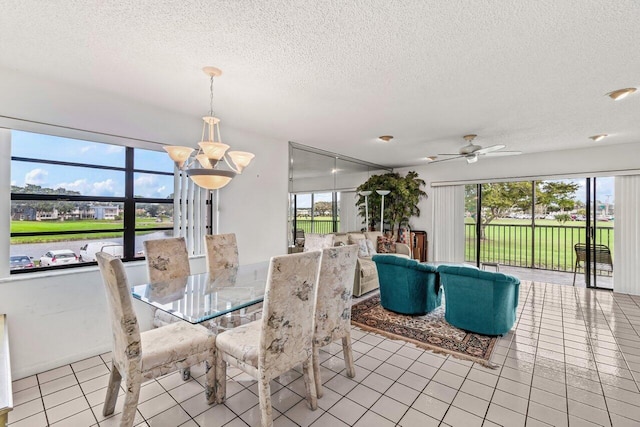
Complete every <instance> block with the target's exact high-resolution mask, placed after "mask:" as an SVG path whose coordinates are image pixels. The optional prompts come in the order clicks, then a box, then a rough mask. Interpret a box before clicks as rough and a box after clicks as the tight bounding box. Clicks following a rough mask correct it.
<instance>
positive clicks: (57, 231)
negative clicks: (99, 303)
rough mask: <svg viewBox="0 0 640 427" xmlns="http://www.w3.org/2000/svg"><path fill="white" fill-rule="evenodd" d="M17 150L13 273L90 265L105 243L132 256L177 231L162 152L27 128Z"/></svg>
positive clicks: (15, 136)
mask: <svg viewBox="0 0 640 427" xmlns="http://www.w3.org/2000/svg"><path fill="white" fill-rule="evenodd" d="M11 150H12V151H11V154H12V157H11V260H10V261H11V273H25V272H29V271H37V270H42V269H48V268H68V267H71V266H78V264H80V265H82V264H87V263H92V262H95V257H94V255H95V252H98V251H100V250H101V248H108V249H109V250H108V251H107V252H110V253H112V254H114V255H115V256H120V257H122V258H123V259H124V260H125V261H126V260H131V259H135V258H138V257H141V256H143V255H144V254H143V252H142V245H143V242H144V240H147V239H157V238H163V237H171V236H172V235H173V191H174V190H173V188H174V177H173V169H174V165H173V162H172V161H171V160H170V159H169V157H168V156H167V155H165V154H164V153H161V152H157V151H151V150H145V149H141V148H132V147H122V146H116V145H110V144H104V143H97V142H91V141H82V140H76V139H69V138H61V137H55V136H50V135H41V134H36V133H30V132H21V131H12V132H11ZM19 260H20V261H19ZM26 260H29V261H30V262H27V261H26Z"/></svg>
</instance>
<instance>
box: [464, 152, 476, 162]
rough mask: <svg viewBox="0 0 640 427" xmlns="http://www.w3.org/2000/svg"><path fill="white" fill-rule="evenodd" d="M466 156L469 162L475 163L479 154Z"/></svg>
mask: <svg viewBox="0 0 640 427" xmlns="http://www.w3.org/2000/svg"><path fill="white" fill-rule="evenodd" d="M464 158H465V159H466V160H467V163H475V162H477V161H478V156H477V155H475V154H469V155H467V156H464Z"/></svg>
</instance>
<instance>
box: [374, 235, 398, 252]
mask: <svg viewBox="0 0 640 427" xmlns="http://www.w3.org/2000/svg"><path fill="white" fill-rule="evenodd" d="M378 253H379V254H395V253H396V242H394V241H393V237H387V236H378Z"/></svg>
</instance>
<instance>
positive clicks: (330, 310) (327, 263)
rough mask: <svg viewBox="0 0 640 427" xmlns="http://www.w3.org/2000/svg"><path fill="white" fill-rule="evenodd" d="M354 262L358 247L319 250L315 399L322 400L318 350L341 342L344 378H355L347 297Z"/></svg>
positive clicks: (314, 351) (356, 258)
mask: <svg viewBox="0 0 640 427" xmlns="http://www.w3.org/2000/svg"><path fill="white" fill-rule="evenodd" d="M357 261H358V245H349V246H340V247H334V248H328V249H324V250H323V251H322V262H321V264H320V277H319V279H318V286H317V288H316V297H315V298H316V309H315V316H316V318H315V330H314V333H313V376H314V380H315V385H316V394H317V396H318V397H322V378H321V377H320V360H319V350H320V348H321V347H324V346H327V345H329V344H331V343H332V342H334V341H336V340H338V339H342V352H343V354H344V363H345V367H346V369H347V376H348V377H349V378H353V377H355V375H356V371H355V366H354V364H353V351H352V349H351V297H352V291H353V280H354V276H355V273H356V262H357Z"/></svg>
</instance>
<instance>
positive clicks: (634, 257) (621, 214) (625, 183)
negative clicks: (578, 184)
mask: <svg viewBox="0 0 640 427" xmlns="http://www.w3.org/2000/svg"><path fill="white" fill-rule="evenodd" d="M615 218H616V221H615V226H614V231H613V236H614V249H613V289H614V290H615V291H616V292H621V293H625V294H633V295H640V280H639V278H640V175H629V176H617V177H616V192H615Z"/></svg>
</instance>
